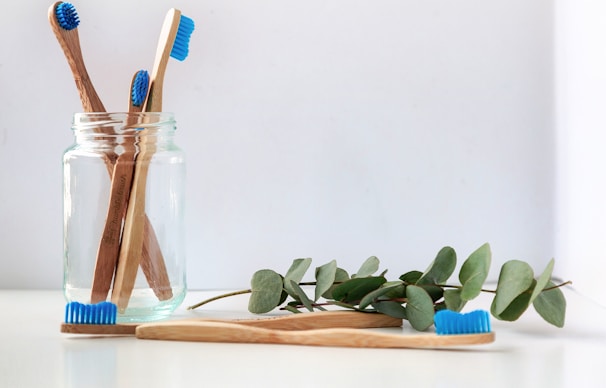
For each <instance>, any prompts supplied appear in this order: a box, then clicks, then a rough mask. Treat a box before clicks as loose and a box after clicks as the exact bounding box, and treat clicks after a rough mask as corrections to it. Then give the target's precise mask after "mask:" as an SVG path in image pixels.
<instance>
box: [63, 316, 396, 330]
mask: <svg viewBox="0 0 606 388" xmlns="http://www.w3.org/2000/svg"><path fill="white" fill-rule="evenodd" d="M198 321H203V322H225V323H235V324H239V325H244V326H251V327H261V328H265V329H271V330H308V329H322V328H334V327H349V328H373V327H400V326H402V320H401V319H397V318H393V317H390V316H388V315H384V314H374V313H373V314H370V313H361V312H356V311H325V312H315V313H302V314H292V315H284V316H279V317H272V318H258V319H239V320H219V319H206V318H191V319H183V320H174V321H167V322H169V323H170V322H172V323H175V322H185V323H187V322H198ZM140 325H142V324H135V323H133V324H120V323H119V324H116V325H82V324H69V323H63V324H62V325H61V332H62V333H72V334H116V335H124V334H130V335H134V334H135V328H136V327H137V326H140Z"/></svg>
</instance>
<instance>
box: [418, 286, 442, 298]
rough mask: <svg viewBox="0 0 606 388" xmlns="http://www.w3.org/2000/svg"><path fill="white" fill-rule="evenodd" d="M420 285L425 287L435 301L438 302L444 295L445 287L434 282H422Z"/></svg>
mask: <svg viewBox="0 0 606 388" xmlns="http://www.w3.org/2000/svg"><path fill="white" fill-rule="evenodd" d="M419 287H421V288H422V289H424V290H425V291H426V292H427V294H428V295H429V296H430V297H431V300H432V301H434V302H437V301H438V300H440V299H442V297H443V296H444V289H443V288H442V287H438V286H434V285H433V284H422V285H419Z"/></svg>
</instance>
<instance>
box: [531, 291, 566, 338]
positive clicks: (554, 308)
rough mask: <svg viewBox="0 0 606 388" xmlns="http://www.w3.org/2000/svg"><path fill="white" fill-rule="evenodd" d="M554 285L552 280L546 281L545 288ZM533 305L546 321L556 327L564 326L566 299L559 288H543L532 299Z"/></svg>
mask: <svg viewBox="0 0 606 388" xmlns="http://www.w3.org/2000/svg"><path fill="white" fill-rule="evenodd" d="M551 287H555V284H554V283H553V282H551V281H550V282H548V283H547V288H551ZM532 305H533V307H534V309H535V310H536V311H537V313H539V315H540V316H541V317H542V318H543V319H544V320H545V321H547V322H549V323H551V324H552V325H554V326H556V327H560V328H561V327H564V323H565V318H566V299H565V298H564V294H563V293H562V291H561V290H560V289H559V288H553V289H551V290H547V291H545V290H543V291H542V292H541V293H540V294H539V295H538V296H537V297H536V299H535V300H534V302H533V304H532Z"/></svg>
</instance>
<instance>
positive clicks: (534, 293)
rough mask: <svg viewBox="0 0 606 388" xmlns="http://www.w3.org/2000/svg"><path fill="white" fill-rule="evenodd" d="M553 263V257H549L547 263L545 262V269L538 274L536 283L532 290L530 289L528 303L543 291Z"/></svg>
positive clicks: (548, 279) (549, 278)
mask: <svg viewBox="0 0 606 388" xmlns="http://www.w3.org/2000/svg"><path fill="white" fill-rule="evenodd" d="M554 264H555V261H554V260H553V259H551V260H550V261H549V263H548V264H547V268H545V270H544V271H543V273H542V274H541V276H539V278H538V279H537V285H536V286H535V288H534V290H533V291H532V295H531V296H530V302H529V303H532V302H534V300H535V299H536V298H537V296H539V294H540V293H541V292H542V291H543V289H544V288H545V287H546V286H547V284H548V283H549V281H550V280H551V274H552V273H553V267H554Z"/></svg>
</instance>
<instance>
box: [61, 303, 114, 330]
mask: <svg viewBox="0 0 606 388" xmlns="http://www.w3.org/2000/svg"><path fill="white" fill-rule="evenodd" d="M117 315H118V309H117V307H116V305H115V304H113V303H111V302H101V303H97V304H83V303H78V302H70V303H68V304H67V305H66V306H65V323H75V324H78V323H79V324H89V325H115V324H116V316H117Z"/></svg>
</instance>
